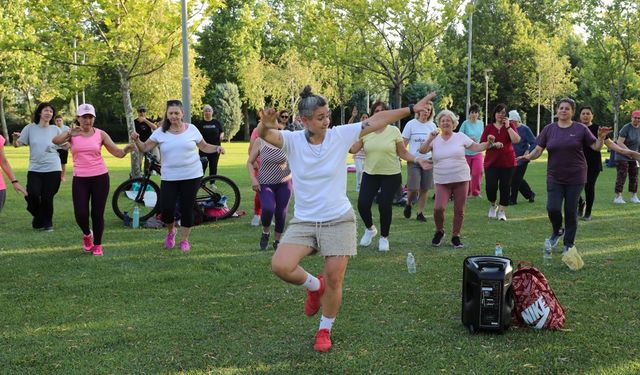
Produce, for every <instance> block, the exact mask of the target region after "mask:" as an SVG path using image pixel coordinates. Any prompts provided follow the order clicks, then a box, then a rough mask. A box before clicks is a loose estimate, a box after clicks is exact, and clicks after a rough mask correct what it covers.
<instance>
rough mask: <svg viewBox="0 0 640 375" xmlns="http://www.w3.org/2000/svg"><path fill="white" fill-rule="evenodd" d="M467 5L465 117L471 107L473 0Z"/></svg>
mask: <svg viewBox="0 0 640 375" xmlns="http://www.w3.org/2000/svg"><path fill="white" fill-rule="evenodd" d="M469 5H470V6H471V14H470V15H469V30H468V31H469V40H468V42H467V44H468V48H469V51H468V53H467V106H466V110H465V116H467V115H468V114H469V107H470V106H471V47H472V41H471V37H472V35H473V12H474V8H473V6H474V5H475V0H471V1H470V2H469Z"/></svg>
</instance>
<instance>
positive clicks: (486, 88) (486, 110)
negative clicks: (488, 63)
mask: <svg viewBox="0 0 640 375" xmlns="http://www.w3.org/2000/svg"><path fill="white" fill-rule="evenodd" d="M489 74H491V68H488V69H485V70H484V124H485V125H486V124H488V123H489Z"/></svg>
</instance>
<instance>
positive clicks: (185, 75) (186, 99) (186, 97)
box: [181, 0, 191, 123]
mask: <svg viewBox="0 0 640 375" xmlns="http://www.w3.org/2000/svg"><path fill="white" fill-rule="evenodd" d="M181 3H182V105H183V106H184V121H185V122H186V123H191V90H190V88H191V84H190V83H189V44H188V40H187V39H188V38H187V37H188V35H187V0H182V1H181Z"/></svg>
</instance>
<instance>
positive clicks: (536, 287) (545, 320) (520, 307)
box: [511, 262, 565, 329]
mask: <svg viewBox="0 0 640 375" xmlns="http://www.w3.org/2000/svg"><path fill="white" fill-rule="evenodd" d="M511 288H512V290H513V298H514V301H515V305H514V307H513V320H514V321H515V323H516V324H518V325H520V326H525V327H531V328H535V329H542V328H547V329H561V328H562V327H564V323H565V309H564V307H563V306H562V305H561V304H560V301H558V298H557V297H556V295H555V293H554V292H553V290H552V289H551V287H550V286H549V283H548V282H547V278H546V277H544V275H543V274H542V272H540V270H538V269H537V268H535V267H533V265H532V264H531V263H529V262H520V263H518V268H517V269H516V271H515V272H514V273H513V279H512V281H511Z"/></svg>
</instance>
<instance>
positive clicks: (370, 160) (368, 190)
mask: <svg viewBox="0 0 640 375" xmlns="http://www.w3.org/2000/svg"><path fill="white" fill-rule="evenodd" d="M371 109H372V113H373V114H374V115H375V114H376V113H377V112H380V111H385V110H387V109H388V108H387V105H386V104H385V103H384V102H376V103H374V104H373V106H372V108H371ZM361 149H364V152H365V154H366V155H367V157H366V159H364V172H363V174H362V182H361V184H360V195H359V196H358V211H359V212H360V217H361V218H362V221H364V224H365V227H366V229H365V231H364V234H363V235H362V238H361V239H360V245H361V246H369V245H370V244H371V241H372V240H373V237H375V236H376V235H377V234H378V230H377V229H376V227H375V226H374V225H373V218H372V216H371V206H372V205H373V200H374V199H375V196H376V194H377V195H378V211H379V213H380V239H379V240H378V250H379V251H389V239H388V237H389V229H390V227H391V216H392V215H391V214H392V204H393V197H394V196H395V194H396V192H397V191H398V188H399V187H400V184H402V174H401V166H400V159H404V160H407V161H410V162H414V163H420V166H421V167H422V168H423V169H430V168H431V164H430V163H429V162H428V161H426V160H419V159H416V157H415V156H414V155H411V154H410V153H409V151H407V149H406V148H405V146H404V143H403V141H402V134H401V133H400V130H399V129H398V128H397V127H395V126H393V125H387V126H385V127H384V128H382V129H380V130H377V131H375V132H373V133H369V134H367V135H365V136H364V137H362V138H360V140H359V141H358V142H356V143H354V145H353V146H352V147H351V150H350V152H351V153H353V154H355V153H357V152H358V151H360V150H361ZM399 158H400V159H399ZM378 190H379V191H380V193H378Z"/></svg>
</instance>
